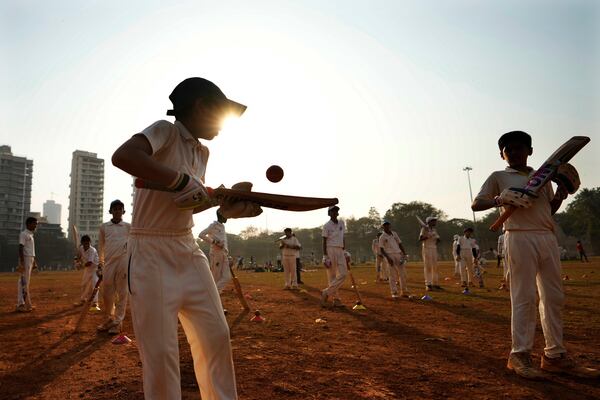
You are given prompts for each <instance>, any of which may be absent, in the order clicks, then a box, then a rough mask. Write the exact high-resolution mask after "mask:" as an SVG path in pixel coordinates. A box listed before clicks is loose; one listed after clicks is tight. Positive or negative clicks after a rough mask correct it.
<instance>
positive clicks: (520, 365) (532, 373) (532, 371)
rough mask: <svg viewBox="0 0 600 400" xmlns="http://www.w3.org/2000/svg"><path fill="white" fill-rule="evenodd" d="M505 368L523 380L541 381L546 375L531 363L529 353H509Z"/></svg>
mask: <svg viewBox="0 0 600 400" xmlns="http://www.w3.org/2000/svg"><path fill="white" fill-rule="evenodd" d="M506 368H508V369H510V370H511V371H514V372H515V374H517V375H519V376H520V377H523V378H525V379H531V380H542V379H546V374H544V372H543V371H542V370H540V369H538V368H536V367H534V366H533V363H532V362H531V354H529V353H525V352H522V353H510V356H508V363H507V364H506Z"/></svg>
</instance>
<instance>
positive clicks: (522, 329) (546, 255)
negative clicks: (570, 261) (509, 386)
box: [504, 231, 566, 358]
mask: <svg viewBox="0 0 600 400" xmlns="http://www.w3.org/2000/svg"><path fill="white" fill-rule="evenodd" d="M504 246H505V251H506V261H508V268H509V274H508V277H509V279H510V303H511V311H512V317H511V333H512V350H511V352H512V353H519V352H530V351H531V350H532V348H533V339H534V336H535V323H536V315H535V314H536V312H535V311H536V310H535V306H536V303H537V299H536V294H539V298H540V301H539V312H540V321H541V324H542V331H543V332H544V339H545V341H546V347H545V348H544V353H545V354H546V355H547V356H548V357H551V358H552V357H556V356H558V355H559V354H560V353H565V352H566V350H565V348H564V347H563V327H562V315H561V312H562V306H563V304H564V293H563V287H562V280H561V277H560V274H561V266H560V252H559V250H558V242H557V241H556V236H555V235H554V234H553V233H552V232H531V231H529V232H524V231H508V232H506V234H505V236H504ZM536 289H537V290H536ZM536 292H537V293H536Z"/></svg>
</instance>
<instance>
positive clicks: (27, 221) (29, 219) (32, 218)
mask: <svg viewBox="0 0 600 400" xmlns="http://www.w3.org/2000/svg"><path fill="white" fill-rule="evenodd" d="M34 222H37V218H35V217H28V218H27V219H26V220H25V225H29V224H32V223H34Z"/></svg>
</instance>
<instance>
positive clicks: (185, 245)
mask: <svg viewBox="0 0 600 400" xmlns="http://www.w3.org/2000/svg"><path fill="white" fill-rule="evenodd" d="M142 135H144V136H145V137H146V139H147V140H148V142H149V143H150V145H151V147H152V156H151V157H152V158H153V159H154V160H155V161H157V162H158V163H160V164H163V165H165V166H167V167H169V168H172V169H174V170H176V171H181V172H184V173H187V174H189V175H192V176H195V177H197V178H198V179H200V180H202V181H204V173H205V170H206V163H207V160H208V155H209V152H208V149H207V148H206V147H205V146H203V145H201V144H200V142H199V141H198V140H197V139H196V138H194V137H193V136H192V134H191V133H189V131H188V130H187V129H186V128H185V126H184V125H183V124H181V122H179V121H176V122H175V123H174V124H172V123H170V122H167V121H158V122H156V123H154V124H152V125H151V126H149V127H148V128H146V129H145V130H144V131H143V132H142ZM192 213H193V210H179V209H178V208H177V207H176V206H175V203H174V202H173V199H172V195H171V194H170V193H168V192H161V191H154V190H147V189H138V190H137V193H136V196H135V203H134V206H133V221H132V223H131V232H130V236H129V241H128V243H127V252H128V260H129V275H128V276H129V298H130V302H131V311H132V320H133V327H134V331H135V334H136V339H137V342H138V350H139V352H140V358H141V360H142V368H143V374H144V396H145V398H146V399H180V398H181V383H180V373H179V338H178V335H177V329H178V325H177V320H178V318H179V321H180V322H181V326H182V327H183V330H184V331H185V334H186V336H187V341H188V343H189V344H190V348H191V352H192V358H193V360H194V371H195V374H196V380H197V381H198V386H199V388H200V394H201V396H202V398H203V399H206V400H215V399H219V400H223V399H237V389H236V382H235V373H234V367H233V358H232V354H231V343H230V339H229V327H228V326H227V320H226V319H225V315H224V314H223V306H222V304H221V298H220V296H219V292H218V290H217V287H216V285H215V283H214V280H213V277H212V275H211V272H210V268H209V264H208V260H207V258H206V256H205V255H204V253H203V252H202V250H200V247H198V244H197V243H196V241H195V240H194V236H193V235H192V231H191V228H192V226H193V219H192Z"/></svg>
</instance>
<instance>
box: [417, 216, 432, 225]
mask: <svg viewBox="0 0 600 400" xmlns="http://www.w3.org/2000/svg"><path fill="white" fill-rule="evenodd" d="M415 218H417V221H419V225H421V227H422V228H429V225H427V224H426V223H425V222H423V220H422V219H421V218H419V216H418V215H415Z"/></svg>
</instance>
